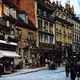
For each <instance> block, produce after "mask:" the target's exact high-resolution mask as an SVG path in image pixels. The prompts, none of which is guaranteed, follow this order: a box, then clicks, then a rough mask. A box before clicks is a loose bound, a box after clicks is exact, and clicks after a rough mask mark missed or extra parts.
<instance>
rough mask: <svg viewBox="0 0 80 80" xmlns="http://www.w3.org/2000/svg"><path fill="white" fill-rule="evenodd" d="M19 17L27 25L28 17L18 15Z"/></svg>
mask: <svg viewBox="0 0 80 80" xmlns="http://www.w3.org/2000/svg"><path fill="white" fill-rule="evenodd" d="M19 17H20V18H21V19H22V20H23V21H24V22H25V23H28V15H27V14H25V13H21V14H19Z"/></svg>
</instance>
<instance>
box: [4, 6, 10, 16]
mask: <svg viewBox="0 0 80 80" xmlns="http://www.w3.org/2000/svg"><path fill="white" fill-rule="evenodd" d="M3 13H4V14H5V15H6V16H9V6H7V5H3Z"/></svg>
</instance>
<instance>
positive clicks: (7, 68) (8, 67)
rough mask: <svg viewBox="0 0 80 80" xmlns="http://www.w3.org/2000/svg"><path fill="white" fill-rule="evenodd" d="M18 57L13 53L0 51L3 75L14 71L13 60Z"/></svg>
mask: <svg viewBox="0 0 80 80" xmlns="http://www.w3.org/2000/svg"><path fill="white" fill-rule="evenodd" d="M16 57H19V55H18V54H17V53H16V52H15V51H7V50H0V64H3V68H4V69H3V73H4V74H6V73H11V72H13V71H14V64H15V63H14V58H16Z"/></svg>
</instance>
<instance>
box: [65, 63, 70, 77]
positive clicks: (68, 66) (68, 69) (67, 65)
mask: <svg viewBox="0 0 80 80" xmlns="http://www.w3.org/2000/svg"><path fill="white" fill-rule="evenodd" d="M65 72H66V77H68V76H69V72H70V64H69V62H68V61H66V64H65Z"/></svg>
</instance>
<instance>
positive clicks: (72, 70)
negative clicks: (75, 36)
mask: <svg viewBox="0 0 80 80" xmlns="http://www.w3.org/2000/svg"><path fill="white" fill-rule="evenodd" d="M76 76H77V65H76V62H73V61H71V63H70V77H71V80H75V78H76Z"/></svg>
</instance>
